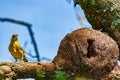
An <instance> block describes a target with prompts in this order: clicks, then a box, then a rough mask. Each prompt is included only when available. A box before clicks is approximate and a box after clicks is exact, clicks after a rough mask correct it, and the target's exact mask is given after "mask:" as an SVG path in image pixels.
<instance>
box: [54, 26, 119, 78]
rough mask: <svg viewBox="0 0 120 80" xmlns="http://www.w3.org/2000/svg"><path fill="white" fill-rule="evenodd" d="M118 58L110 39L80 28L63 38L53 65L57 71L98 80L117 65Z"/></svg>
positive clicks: (116, 47) (114, 43)
mask: <svg viewBox="0 0 120 80" xmlns="http://www.w3.org/2000/svg"><path fill="white" fill-rule="evenodd" d="M118 56H119V49H118V46H117V44H116V42H115V41H114V40H113V39H112V38H110V37H109V36H107V35H106V34H104V33H101V32H100V31H97V30H92V29H88V28H82V29H78V30H75V31H73V32H72V33H69V34H67V35H66V36H65V38H64V39H63V40H62V41H61V43H60V46H59V50H58V53H57V56H56V57H55V58H54V60H53V63H54V64H55V65H56V68H57V69H69V70H72V71H74V72H77V73H80V74H82V75H84V76H86V77H90V78H96V79H100V78H102V77H103V76H105V75H106V74H108V73H109V72H110V71H111V70H112V69H113V68H114V66H115V65H117V60H118Z"/></svg>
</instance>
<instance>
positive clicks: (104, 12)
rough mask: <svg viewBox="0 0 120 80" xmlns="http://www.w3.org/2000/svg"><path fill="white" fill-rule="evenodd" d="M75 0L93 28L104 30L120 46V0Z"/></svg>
mask: <svg viewBox="0 0 120 80" xmlns="http://www.w3.org/2000/svg"><path fill="white" fill-rule="evenodd" d="M90 1H91V0H76V2H75V4H76V5H77V4H78V5H80V6H81V7H82V9H83V10H84V13H85V15H86V18H87V20H88V21H89V23H90V24H91V25H92V28H93V29H97V30H100V29H101V31H102V32H106V33H107V34H108V35H109V36H111V37H112V38H113V39H114V40H115V41H116V42H117V43H118V46H119V48H120V0H94V1H95V4H91V2H90Z"/></svg>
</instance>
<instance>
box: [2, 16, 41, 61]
mask: <svg viewBox="0 0 120 80" xmlns="http://www.w3.org/2000/svg"><path fill="white" fill-rule="evenodd" d="M0 21H1V22H12V23H15V24H20V25H23V26H26V27H27V29H28V31H29V34H30V37H31V40H32V43H33V46H34V50H35V52H36V58H37V61H40V54H39V52H38V48H37V44H36V41H35V38H34V33H33V31H32V25H31V24H29V23H27V22H24V21H19V20H15V19H11V18H1V17H0ZM31 57H32V56H31Z"/></svg>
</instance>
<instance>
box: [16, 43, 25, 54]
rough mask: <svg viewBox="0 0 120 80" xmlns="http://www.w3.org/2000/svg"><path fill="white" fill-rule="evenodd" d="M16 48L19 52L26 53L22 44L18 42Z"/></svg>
mask: <svg viewBox="0 0 120 80" xmlns="http://www.w3.org/2000/svg"><path fill="white" fill-rule="evenodd" d="M14 45H15V49H16V51H18V52H21V53H24V50H23V49H22V47H21V45H20V44H19V43H18V42H15V44H14Z"/></svg>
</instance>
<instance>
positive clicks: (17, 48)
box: [8, 34, 28, 62]
mask: <svg viewBox="0 0 120 80" xmlns="http://www.w3.org/2000/svg"><path fill="white" fill-rule="evenodd" d="M8 49H9V52H10V53H11V55H12V56H13V57H14V59H15V62H18V61H20V62H22V61H24V62H28V60H27V58H26V56H25V54H24V50H23V49H22V47H21V45H20V44H19V42H18V34H13V35H12V38H11V41H10V45H9V47H8Z"/></svg>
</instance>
